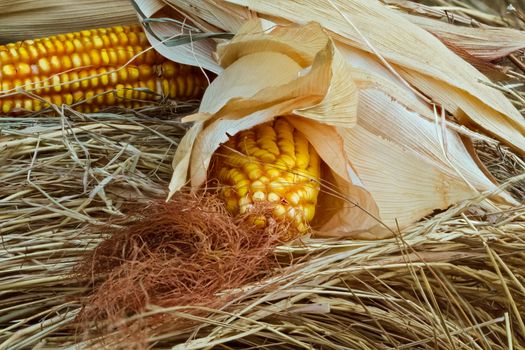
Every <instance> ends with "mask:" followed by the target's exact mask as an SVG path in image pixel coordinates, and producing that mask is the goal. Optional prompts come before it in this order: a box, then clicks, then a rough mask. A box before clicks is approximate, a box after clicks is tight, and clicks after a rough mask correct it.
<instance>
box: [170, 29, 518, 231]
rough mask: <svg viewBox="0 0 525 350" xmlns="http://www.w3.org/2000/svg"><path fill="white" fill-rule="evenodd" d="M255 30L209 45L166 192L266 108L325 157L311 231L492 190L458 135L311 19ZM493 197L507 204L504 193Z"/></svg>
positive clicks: (405, 214) (263, 117)
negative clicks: (212, 67) (204, 76)
mask: <svg viewBox="0 0 525 350" xmlns="http://www.w3.org/2000/svg"><path fill="white" fill-rule="evenodd" d="M263 29H264V28H263V23H262V22H261V21H255V20H254V21H250V22H248V23H247V24H246V25H245V26H244V27H241V28H240V30H239V34H238V35H237V36H236V37H235V38H234V39H232V41H231V42H230V43H227V44H224V45H221V46H219V48H218V51H217V53H218V62H220V63H221V65H222V66H223V67H224V71H223V72H222V73H221V74H220V75H219V76H218V77H217V79H216V80H215V81H214V82H213V83H212V84H211V85H210V87H209V88H208V89H207V91H206V93H205V95H204V97H203V100H202V103H201V107H200V109H199V113H198V114H196V115H194V116H191V117H189V118H188V119H187V120H194V121H195V124H194V125H193V127H192V128H191V130H190V131H189V132H188V134H187V135H186V136H185V137H184V138H183V140H182V142H181V145H180V146H179V148H178V150H177V154H176V156H175V159H174V169H175V173H174V176H173V178H172V182H171V184H170V190H171V193H172V194H173V193H174V192H175V191H177V190H179V189H180V188H181V187H182V186H184V185H185V184H186V183H187V182H188V181H189V182H190V184H191V186H192V187H193V188H194V189H198V188H200V187H201V186H203V185H204V184H205V182H206V180H207V170H208V167H209V165H210V161H211V158H212V156H213V154H214V152H215V151H216V150H217V149H218V148H219V146H220V145H221V144H222V143H224V142H226V141H227V140H228V137H229V135H234V134H236V133H237V132H239V131H241V130H245V129H249V128H251V127H253V126H255V125H258V124H261V123H265V122H267V121H270V120H272V119H273V118H275V117H277V116H286V118H288V120H289V121H290V122H291V123H292V124H293V125H294V126H295V127H296V128H297V129H299V130H300V131H302V132H303V134H305V135H306V137H307V138H308V140H309V141H310V143H311V144H312V145H313V146H314V148H315V149H316V150H317V152H318V153H319V155H320V156H321V158H322V159H323V161H324V163H325V164H326V166H327V172H326V173H325V174H326V175H325V176H324V179H323V182H322V184H321V185H322V188H323V189H324V190H323V195H322V196H321V197H322V198H321V199H320V204H319V205H318V214H317V219H316V221H315V222H314V225H317V227H318V231H319V232H318V233H319V234H324V235H347V236H348V235H351V236H352V237H359V238H379V237H384V236H386V235H391V234H392V233H393V230H394V229H395V228H396V226H399V227H401V228H403V227H406V226H407V225H408V224H410V223H413V222H414V221H416V220H418V219H420V218H421V217H423V216H425V215H428V214H430V213H431V212H432V211H434V210H436V209H445V208H447V207H448V206H450V205H452V204H453V203H456V202H458V201H461V200H464V199H467V198H470V197H472V196H475V195H477V194H479V192H484V191H491V190H495V188H496V186H495V185H494V184H493V183H492V182H491V181H490V180H489V179H488V178H487V177H486V176H485V175H484V174H483V172H482V171H481V170H480V169H479V168H478V166H477V165H476V164H475V161H474V160H473V159H472V157H471V156H470V154H469V153H468V151H467V150H466V148H465V146H464V145H463V143H462V141H461V139H460V137H459V135H458V133H456V132H454V131H452V130H450V129H449V128H447V127H446V126H445V127H443V125H441V122H442V121H437V122H436V121H435V120H434V117H435V116H434V114H433V111H432V110H431V109H430V108H429V106H428V105H426V104H425V103H424V102H422V101H421V100H420V99H419V98H418V97H417V96H416V95H415V94H412V95H410V91H408V93H407V91H404V90H405V89H402V88H401V89H400V88H399V86H398V84H396V83H394V82H392V81H391V80H390V79H388V75H387V73H385V72H383V71H382V70H381V67H376V68H377V69H376V72H374V73H372V72H370V71H365V70H363V69H362V68H361V67H359V65H355V66H352V62H354V61H357V60H353V59H350V60H348V61H347V58H348V57H349V56H351V55H352V53H349V52H341V51H339V50H338V49H337V48H336V46H335V45H334V43H333V41H332V40H331V39H330V38H329V37H328V36H327V35H326V34H325V32H324V31H323V30H322V28H321V27H320V26H319V25H318V24H316V23H309V24H307V25H304V26H297V25H287V26H277V27H274V28H273V30H272V31H270V32H269V34H265V33H264V30H263ZM438 118H439V117H438ZM443 121H444V120H443ZM335 194H336V195H335ZM495 198H496V199H498V200H501V201H505V200H508V201H512V199H511V198H510V197H509V196H508V195H506V194H504V193H502V194H498V195H496V196H495ZM327 208H330V209H327Z"/></svg>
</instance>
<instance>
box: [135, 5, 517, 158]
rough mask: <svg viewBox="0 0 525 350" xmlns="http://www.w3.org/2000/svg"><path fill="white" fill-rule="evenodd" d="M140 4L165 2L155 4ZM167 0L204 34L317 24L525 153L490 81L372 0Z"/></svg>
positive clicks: (513, 118)
mask: <svg viewBox="0 0 525 350" xmlns="http://www.w3.org/2000/svg"><path fill="white" fill-rule="evenodd" d="M143 1H144V2H147V3H149V4H151V3H155V4H157V5H158V6H161V4H162V3H161V2H160V1H159V0H143ZM167 2H169V3H170V4H172V5H173V6H174V7H175V8H177V11H178V13H180V12H182V13H184V14H186V15H187V18H188V21H195V22H198V23H199V27H200V28H201V29H204V30H206V31H218V30H223V31H228V32H233V33H237V32H238V31H239V28H240V25H241V23H243V21H244V20H247V19H250V18H254V17H259V18H263V19H265V20H266V21H267V22H269V23H274V24H286V23H299V24H304V23H307V22H309V21H317V22H319V23H320V25H321V26H322V27H323V28H324V29H326V30H327V31H328V34H329V35H330V36H331V37H332V38H333V40H334V42H335V44H336V46H337V47H338V48H344V49H348V50H350V51H353V52H360V54H363V53H366V52H368V53H372V54H373V55H371V56H369V58H368V59H367V63H366V64H367V65H368V64H370V65H373V64H374V63H373V62H375V63H378V62H381V64H382V65H385V64H388V66H389V70H390V71H392V72H395V74H394V75H393V76H392V77H391V78H392V79H394V80H396V81H397V82H398V83H399V81H400V80H404V82H403V83H400V84H403V85H407V81H408V82H409V83H410V84H411V85H412V86H413V87H415V88H417V89H418V91H421V92H423V93H424V94H425V95H426V96H428V97H429V99H431V100H432V101H433V102H435V103H437V104H440V105H443V106H444V107H445V108H446V109H447V111H448V112H449V113H451V114H453V115H454V116H456V117H457V118H458V119H459V120H460V122H461V123H463V124H465V125H468V126H469V127H471V128H474V129H477V130H480V131H482V132H485V133H488V134H489V135H491V136H492V137H494V138H496V139H499V140H500V141H502V142H504V143H506V144H508V145H510V146H512V147H513V148H514V149H515V150H516V151H517V152H520V153H522V154H525V137H524V133H525V121H524V120H523V117H522V116H521V115H520V114H519V112H518V111H517V110H516V109H515V108H514V107H513V106H512V104H511V103H510V102H509V101H508V100H507V99H506V98H505V97H504V96H503V94H502V93H501V92H500V91H498V90H496V89H494V88H492V87H489V86H488V84H489V83H490V82H489V79H488V78H486V77H485V76H484V75H483V74H481V73H480V72H479V71H477V70H476V69H475V68H474V67H473V66H471V65H470V64H469V63H468V62H466V61H465V60H463V59H462V58H460V57H459V56H458V55H457V54H455V53H454V52H452V51H451V50H450V49H449V48H447V47H446V46H445V45H444V44H443V43H442V42H440V41H439V40H438V38H436V37H435V36H433V35H432V34H431V33H430V32H428V31H427V30H425V29H424V28H423V27H421V26H419V25H418V24H417V23H413V22H412V21H410V20H408V19H407V18H406V17H405V16H404V15H402V14H400V13H399V12H398V11H396V10H394V9H392V8H389V7H388V6H386V5H384V4H382V3H380V2H378V1H376V0H323V1H317V0H305V1H284V2H283V1H278V0H264V1H262V0H226V1H225V0H216V1H207V0H199V1H196V0H194V1H181V0H167ZM268 25H271V24H267V26H268ZM447 28H448V27H447ZM447 28H444V29H442V30H446V29H447ZM173 30H174V29H173V28H172V31H173ZM458 30H459V29H457V30H456V31H455V32H456V35H457V31H458ZM179 51H180V48H177V49H172V50H165V51H164V54H165V55H167V56H168V57H170V58H171V59H173V60H180V59H181V58H179V56H180V55H179V54H178V52H179ZM211 57H213V54H212V52H208V53H205V52H200V51H195V57H194V59H193V64H199V65H201V66H203V67H205V68H208V69H210V70H212V71H215V72H219V71H221V67H220V65H218V64H217V63H213V62H211V60H210V58H211ZM184 60H185V62H187V60H186V59H184ZM364 69H365V70H368V67H366V68H364Z"/></svg>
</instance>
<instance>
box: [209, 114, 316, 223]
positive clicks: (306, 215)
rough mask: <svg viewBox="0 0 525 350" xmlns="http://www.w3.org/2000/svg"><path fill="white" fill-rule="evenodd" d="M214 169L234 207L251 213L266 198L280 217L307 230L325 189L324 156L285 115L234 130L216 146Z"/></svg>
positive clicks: (231, 208) (234, 210)
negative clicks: (322, 182)
mask: <svg viewBox="0 0 525 350" xmlns="http://www.w3.org/2000/svg"><path fill="white" fill-rule="evenodd" d="M212 172H214V174H213V175H212V176H213V177H215V178H216V179H217V180H218V182H219V185H220V188H221V189H220V192H219V194H220V196H221V197H222V198H223V199H224V201H225V202H226V207H227V209H228V211H230V212H231V213H233V214H236V213H245V212H247V211H249V210H250V208H252V207H253V205H254V204H255V203H256V202H261V201H266V202H269V203H271V204H272V207H273V208H272V210H273V214H274V216H275V217H276V218H282V219H286V220H291V221H292V222H293V224H294V226H295V228H297V230H298V231H299V232H301V233H304V232H306V231H307V229H308V223H309V222H310V221H311V220H312V219H313V217H314V215H315V206H316V204H317V195H318V193H319V186H320V185H319V177H320V158H319V156H318V154H317V152H316V151H315V149H314V148H313V147H312V145H311V144H310V143H309V142H308V140H307V139H306V137H305V136H304V135H303V134H302V133H301V132H300V131H298V130H297V129H294V127H293V126H292V125H291V124H290V123H288V122H287V121H286V120H285V119H281V118H279V119H277V120H276V121H274V122H270V123H265V124H261V125H258V126H256V127H254V128H252V129H249V130H246V131H241V132H239V133H238V134H236V135H234V136H232V137H231V138H230V139H229V140H228V142H226V143H225V144H224V145H222V146H221V147H220V148H219V150H218V151H217V152H216V161H215V165H214V168H213V170H212Z"/></svg>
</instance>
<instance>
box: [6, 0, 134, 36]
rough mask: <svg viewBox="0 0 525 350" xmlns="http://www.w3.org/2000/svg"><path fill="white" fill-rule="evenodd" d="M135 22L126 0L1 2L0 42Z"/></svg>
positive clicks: (132, 10)
mask: <svg viewBox="0 0 525 350" xmlns="http://www.w3.org/2000/svg"><path fill="white" fill-rule="evenodd" d="M136 22H137V15H136V13H135V10H134V8H133V6H132V5H131V3H130V2H129V1H128V0H113V1H104V0H75V1H68V0H49V1H39V0H24V1H21V0H2V1H0V43H10V42H15V41H19V40H27V39H34V38H39V37H46V36H50V35H54V34H60V33H69V32H75V31H79V30H84V29H91V28H99V27H111V26H116V25H125V24H132V23H136Z"/></svg>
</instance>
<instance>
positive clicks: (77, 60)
mask: <svg viewBox="0 0 525 350" xmlns="http://www.w3.org/2000/svg"><path fill="white" fill-rule="evenodd" d="M148 48H149V44H148V41H147V39H146V36H145V34H144V33H143V32H142V29H141V27H140V26H129V27H113V28H102V29H92V30H84V31H80V32H76V33H68V34H61V35H56V36H51V37H48V38H42V39H35V40H26V41H22V42H17V43H13V44H7V45H0V67H1V69H0V86H1V90H2V93H1V94H0V111H1V112H2V113H4V114H12V113H20V112H24V111H29V112H37V111H39V110H41V109H42V108H45V107H47V106H49V102H51V103H54V104H57V105H61V104H68V105H71V104H76V103H81V102H83V103H82V104H80V105H79V106H78V107H77V109H79V110H81V111H86V112H93V111H97V110H98V109H99V108H101V107H106V106H122V107H134V108H136V107H139V106H141V105H144V104H146V103H148V102H150V101H153V100H159V99H162V98H165V97H166V98H170V99H177V100H188V99H193V98H198V97H200V95H201V94H202V92H203V90H204V89H205V87H206V85H207V80H206V78H205V76H204V75H203V74H202V72H201V71H200V70H199V69H198V68H194V67H190V66H184V65H181V64H178V63H174V62H171V61H168V60H167V59H165V58H164V57H163V56H161V55H160V54H158V53H157V52H156V51H155V50H153V49H150V50H147V49H148ZM145 50H147V51H145ZM20 89H21V90H24V91H26V92H30V93H32V94H35V95H38V96H39V97H41V98H42V99H43V100H45V101H42V100H39V99H35V98H32V97H30V96H29V95H28V94H24V93H22V92H20Z"/></svg>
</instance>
